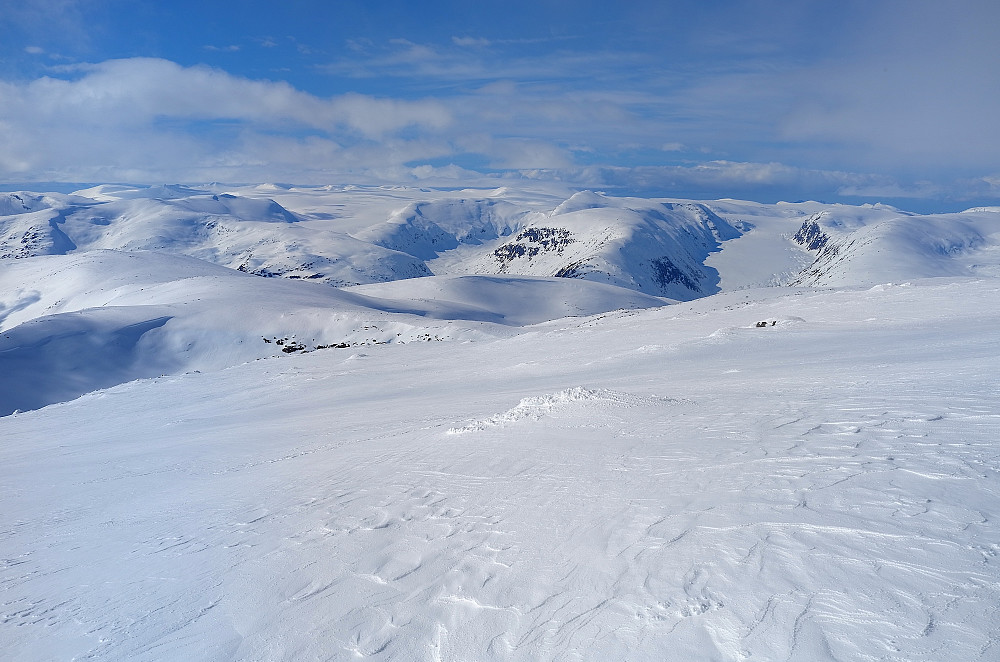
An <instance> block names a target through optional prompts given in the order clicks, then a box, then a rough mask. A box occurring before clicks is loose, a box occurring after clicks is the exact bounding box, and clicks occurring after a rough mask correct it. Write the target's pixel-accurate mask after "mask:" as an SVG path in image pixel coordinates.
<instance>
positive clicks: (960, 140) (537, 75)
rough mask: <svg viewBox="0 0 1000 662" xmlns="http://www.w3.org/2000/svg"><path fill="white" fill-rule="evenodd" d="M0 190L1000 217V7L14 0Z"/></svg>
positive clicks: (9, 6) (1, 117)
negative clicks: (527, 191)
mask: <svg viewBox="0 0 1000 662" xmlns="http://www.w3.org/2000/svg"><path fill="white" fill-rule="evenodd" d="M0 16H3V17H4V20H5V22H6V28H5V35H4V39H3V40H2V41H0V144H2V145H4V149H3V150H2V151H0V182H60V181H62V182H111V181H114V182H134V183H161V182H207V181H224V182H234V183H236V182H260V181H282V182H290V183H300V184H310V183H317V184H319V183H341V182H350V181H355V182H358V183H365V182H375V181H379V182H386V181H393V182H412V181H423V182H427V183H428V184H434V185H447V184H448V183H449V182H455V183H456V185H457V184H460V183H465V182H474V181H476V180H477V176H478V175H477V173H481V174H487V175H491V176H497V175H503V176H517V177H535V178H543V179H544V178H555V179H560V180H562V181H566V182H570V183H573V184H578V185H580V186H587V187H591V188H599V189H604V190H608V191H609V192H620V193H625V192H635V193H641V194H648V195H675V196H682V197H705V198H715V197H724V196H725V197H741V198H749V199H760V200H764V201H773V200H778V199H786V200H788V199H804V198H816V199H824V200H830V201H836V200H845V201H852V202H858V201H877V200H881V201H886V202H892V203H895V204H899V205H900V206H904V207H907V208H911V209H935V208H940V209H957V208H963V207H966V206H970V205H974V204H997V203H998V202H1000V159H998V156H997V155H998V154H1000V122H997V121H996V119H995V116H996V114H997V108H998V102H1000V74H998V70H1000V40H998V39H996V38H995V35H994V34H993V31H994V30H995V29H996V27H997V26H998V25H1000V3H996V2H995V1H992V0H990V1H981V0H952V1H951V2H947V3H945V2H937V1H934V2H931V1H928V0H884V1H879V0H867V1H854V0H846V1H842V2H837V3H833V2H828V1H825V0H824V1H813V0H798V1H795V2H791V1H786V2H770V1H767V0H746V1H717V2H706V1H705V0H701V1H700V2H694V1H682V2H673V1H670V0H660V1H659V2H647V1H645V0H637V1H632V2H621V3H609V2H580V1H575V2H570V1H568V0H534V1H532V2H521V1H519V0H512V1H506V2H475V3H473V2H429V3H414V2H412V0H411V1H410V2H396V1H392V2H379V1H377V0H369V1H368V2H353V1H349V2H334V1H327V2H320V1H315V0H285V1H283V2H277V1H273V0H272V1H263V0H248V1H247V0H245V1H241V2H212V1H211V0H204V1H202V2H187V1H173V2H148V1H143V0H128V1H119V0H103V1H100V0H20V1H17V2H14V1H11V0H0Z"/></svg>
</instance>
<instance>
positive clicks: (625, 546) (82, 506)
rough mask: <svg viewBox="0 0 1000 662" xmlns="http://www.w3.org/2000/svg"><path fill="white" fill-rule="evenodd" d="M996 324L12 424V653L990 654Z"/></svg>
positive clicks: (933, 316)
mask: <svg viewBox="0 0 1000 662" xmlns="http://www.w3.org/2000/svg"><path fill="white" fill-rule="evenodd" d="M60 259H64V258H60ZM237 276H239V275H238V274H237ZM246 280H247V281H248V282H254V283H267V284H271V283H275V282H276V281H261V280H259V279H258V280H253V279H249V278H246ZM278 284H281V285H287V286H304V284H301V283H278ZM312 289H322V288H312ZM330 291H331V292H333V290H330ZM105 310H109V311H113V310H114V309H111V308H108V309H105ZM758 321H768V322H771V321H773V322H775V324H774V325H770V324H769V325H768V326H767V327H766V328H756V323H757V322H758ZM997 329H1000V288H998V281H997V280H995V279H988V278H984V279H979V280H976V279H953V280H943V279H937V280H933V281H920V282H915V283H914V284H912V285H909V286H885V285H882V286H878V287H876V288H872V289H868V290H857V289H855V290H826V291H819V290H803V289H799V290H789V289H784V288H771V289H768V290H744V291H740V292H733V293H724V294H719V295H716V296H713V297H708V298H705V299H701V300H698V301H695V302H691V303H687V304H680V305H676V306H669V307H665V308H660V309H654V310H648V311H632V312H627V313H626V312H622V313H614V314H608V315H603V316H600V317H599V318H590V319H574V320H567V321H563V322H555V323H550V324H549V325H546V326H543V327H535V328H532V329H530V330H528V331H526V332H524V333H519V334H515V335H508V336H497V337H494V338H492V339H483V340H480V341H478V342H469V343H411V344H407V345H400V344H391V345H377V346H372V347H368V348H364V351H363V352H361V351H358V350H352V351H344V352H332V351H319V352H310V353H307V354H301V353H296V354H293V355H290V356H281V357H280V358H272V359H267V360H261V361H255V362H250V363H246V364H243V365H239V366H236V367H233V368H231V369H228V370H224V371H210V372H202V373H189V374H182V375H176V376H172V377H166V378H155V379H145V380H140V381H135V382H130V383H126V384H121V385H119V386H116V387H114V388H111V389H108V390H104V391H99V392H96V393H93V394H90V395H87V396H84V397H82V398H80V399H77V400H75V401H73V402H69V403H65V404H59V405H54V406H50V407H46V408H44V409H41V410H38V411H33V412H27V413H20V414H16V415H14V416H7V417H3V418H0V440H2V443H0V486H2V487H0V545H2V551H3V553H2V555H0V558H2V561H0V580H2V583H0V586H2V587H3V588H2V594H0V595H2V608H0V646H2V650H3V651H4V656H5V657H6V658H7V659H11V660H31V661H35V660H68V659H90V660H126V659H127V660H131V661H136V662H142V661H150V660H157V661H165V660H190V659H199V660H220V661H221V660H227V661H229V660H233V661H238V660H248V661H249V660H263V659H269V660H278V659H280V660H289V661H297V660H315V659H334V660H339V659H355V658H362V657H363V658H368V659H372V660H415V661H420V660H428V661H429V660H472V659H474V660H539V659H546V660H547V659H578V660H582V659H601V660H612V659H613V660H692V661H696V662H697V661H706V662H707V661H709V660H739V659H750V660H753V659H761V660H796V661H797V660H809V661H814V660H908V661H920V660H925V661H934V662H944V661H950V660H954V661H956V662H958V661H961V662H967V661H983V662H985V661H988V660H993V659H996V653H997V647H998V645H1000V607H998V605H1000V529H998V524H997V518H996V517H995V516H994V514H995V513H997V512H998V511H1000V492H998V490H997V489H996V487H997V484H998V482H997V481H998V480H1000V450H998V447H997V444H996V434H997V429H998V425H1000V406H998V399H997V390H996V375H997V374H1000V354H998V353H997V351H996V349H997V340H998V331H997ZM3 356H4V354H3V353H2V352H0V357H3Z"/></svg>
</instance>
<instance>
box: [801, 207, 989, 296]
mask: <svg viewBox="0 0 1000 662" xmlns="http://www.w3.org/2000/svg"><path fill="white" fill-rule="evenodd" d="M846 230H847V231H845V229H844V228H843V227H838V226H836V225H832V224H831V223H830V220H829V217H828V216H826V215H824V214H822V213H821V214H818V215H816V217H811V218H810V219H808V220H807V221H806V222H804V223H803V226H802V228H801V229H800V231H799V233H798V234H797V235H796V236H797V238H798V239H799V241H800V242H801V243H803V244H804V245H806V246H807V247H808V248H809V249H810V250H813V251H814V252H815V253H816V254H817V257H816V261H815V262H814V263H813V264H812V265H810V266H809V267H808V268H807V269H805V270H804V271H803V272H802V273H801V274H800V275H799V277H798V278H797V279H796V281H795V282H796V283H797V284H804V285H823V286H846V285H873V284H875V283H885V282H892V281H896V282H898V281H901V280H907V279H912V278H926V277H934V276H971V275H989V276H996V275H1000V212H998V211H996V210H992V209H981V210H969V211H966V212H963V213H960V214H938V215H932V216H913V215H900V214H896V215H893V216H892V217H890V218H887V219H884V220H877V221H875V222H869V224H865V225H863V226H861V227H858V228H857V229H854V228H853V227H850V226H848V227H847V228H846Z"/></svg>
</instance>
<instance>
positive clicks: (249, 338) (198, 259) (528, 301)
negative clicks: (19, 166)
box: [0, 185, 1000, 414]
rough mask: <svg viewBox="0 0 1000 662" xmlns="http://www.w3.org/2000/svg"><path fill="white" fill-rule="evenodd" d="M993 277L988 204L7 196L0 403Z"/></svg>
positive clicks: (164, 189) (19, 405)
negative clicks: (525, 329)
mask: <svg viewBox="0 0 1000 662" xmlns="http://www.w3.org/2000/svg"><path fill="white" fill-rule="evenodd" d="M240 272H242V273H240ZM995 275H1000V208H984V209H974V210H969V211H966V212H962V213H956V214H944V215H936V216H918V215H914V214H910V213H908V212H904V211H900V210H898V209H895V208H892V207H887V206H882V205H874V206H871V205H866V206H861V207H851V206H844V205H826V204H821V203H813V202H805V203H788V204H786V203H779V204H777V205H762V204H759V203H751V202H740V201H734V200H721V201H714V202H695V201H683V200H666V199H662V200H652V199H642V198H615V197H610V196H606V195H603V194H600V193H595V192H590V191H583V192H578V193H575V194H572V195H570V196H569V197H566V196H565V195H564V194H561V193H559V192H557V191H551V192H549V191H537V190H536V191H516V190H511V189H498V190H495V191H470V190H466V191H457V192H452V191H439V190H426V189H403V188H354V187H344V188H339V189H338V188H333V187H323V188H309V189H296V188H293V187H273V186H261V187H242V188H233V189H228V190H226V191H222V190H216V189H215V188H213V187H206V188H193V187H185V186H158V187H149V188H143V187H128V186H111V185H109V186H98V187H94V188H91V189H86V190H82V191H77V192H76V193H74V194H70V195H64V194H55V193H29V192H17V193H6V194H0V331H2V336H0V364H2V365H3V369H4V372H5V374H6V375H8V376H11V377H13V376H15V375H16V376H17V379H16V380H13V379H8V380H6V385H5V386H3V387H0V390H2V391H3V392H0V414H3V413H9V412H10V411H13V410H14V409H25V408H34V407H38V406H42V405H44V404H47V403H49V402H55V401H59V400H62V399H67V398H72V397H76V396H77V395H79V394H81V393H84V392H87V391H90V390H93V389H95V388H101V387H104V386H108V385H112V384H115V383H119V382H121V381H127V380H129V379H135V378H138V377H148V376H153V375H158V374H172V373H177V372H183V371H189V370H204V369H215V368H221V367H226V366H228V365H233V364H236V363H240V362H245V361H249V360H253V359H257V358H263V357H267V356H274V355H280V354H281V353H289V352H304V351H312V350H315V349H326V348H331V347H339V348H344V347H352V346H363V345H366V344H372V343H397V342H412V341H415V340H430V339H436V340H446V339H462V338H465V339H469V338H473V337H481V336H482V335H483V334H486V335H496V334H504V333H507V332H506V331H504V329H505V328H509V327H510V326H512V325H514V326H518V325H524V324H537V323H542V322H547V321H549V320H556V319H559V318H564V317H567V316H586V315H595V314H600V313H604V312H607V311H610V310H614V309H618V308H648V307H653V306H660V305H666V304H669V303H672V302H676V301H689V300H693V299H697V298H700V297H704V296H708V295H711V294H715V293H718V292H721V291H731V290H737V289H743V288H752V287H764V286H784V285H794V286H840V287H843V286H870V285H874V284H878V283H883V282H900V281H905V280H907V279H912V278H922V277H932V276H995ZM259 277H265V278H259ZM293 281H300V282H298V283H296V282H293ZM331 286H332V287H331ZM279 341H280V342H279ZM42 348H44V351H43V350H42ZM25 384H31V385H32V386H30V387H25V386H24V385H25Z"/></svg>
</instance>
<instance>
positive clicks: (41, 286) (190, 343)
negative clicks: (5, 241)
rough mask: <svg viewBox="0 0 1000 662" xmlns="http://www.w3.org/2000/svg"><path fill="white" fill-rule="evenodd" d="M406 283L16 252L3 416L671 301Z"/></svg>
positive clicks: (462, 282)
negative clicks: (281, 360) (341, 283)
mask: <svg viewBox="0 0 1000 662" xmlns="http://www.w3.org/2000/svg"><path fill="white" fill-rule="evenodd" d="M398 283H400V284H402V286H400V285H397V284H396V283H389V284H385V285H383V286H368V287H369V288H374V289H368V290H366V289H364V288H361V289H359V290H356V291H355V292H350V291H345V290H338V289H333V288H330V287H326V286H322V285H318V284H314V283H296V282H289V281H286V280H281V279H261V278H257V277H254V276H250V275H247V274H243V273H240V272H239V271H236V270H232V269H225V268H223V267H219V266H217V265H213V264H209V263H207V262H204V261H202V260H196V259H193V258H188V257H184V256H178V255H171V254H166V253H156V252H148V251H142V252H122V251H106V250H91V251H86V252H82V253H72V254H69V255H51V256H40V257H35V258H31V259H23V260H13V261H11V262H10V263H7V264H5V265H4V266H3V268H0V369H2V371H3V375H4V379H3V380H2V381H0V415H4V414H8V413H10V412H11V411H14V410H15V409H20V410H27V409H34V408H38V407H41V406H44V405H46V404H50V403H53V402H59V401H63V400H68V399H71V398H74V397H78V396H79V395H82V394H83V393H86V392H89V391H92V390H95V389H98V388H105V387H108V386H112V385H114V384H118V383H121V382H125V381H129V380H132V379H137V378H141V377H151V376H156V375H165V374H176V373H181V372H186V371H191V370H213V369H221V368H226V367H229V366H232V365H236V364H239V363H244V362H246V361H252V360H255V359H259V358H264V357H268V356H276V355H282V354H287V353H290V352H305V351H313V350H316V349H330V348H333V349H338V348H340V349H342V348H347V347H354V346H359V345H372V344H377V343H407V342H414V341H426V340H468V339H472V338H482V337H484V336H486V335H494V334H497V333H500V334H507V333H509V332H508V331H503V330H501V329H498V328H495V327H494V324H503V325H512V324H517V325H520V324H534V323H538V322H543V321H548V320H552V319H556V318H560V317H566V316H569V315H592V314H596V313H603V312H607V311H610V310H615V309H618V308H644V307H645V308H648V307H651V306H662V305H666V304H668V303H670V302H669V301H666V300H663V299H658V298H655V297H649V296H646V295H642V294H639V293H637V292H632V291H629V290H620V289H619V288H614V287H610V286H603V285H600V284H597V283H575V282H566V281H561V280H552V279H549V280H545V279H528V278H521V279H514V278H498V277H493V278H490V277H455V278H430V279H411V280H407V281H398ZM389 286H394V287H389ZM484 323H485V324H484Z"/></svg>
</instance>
